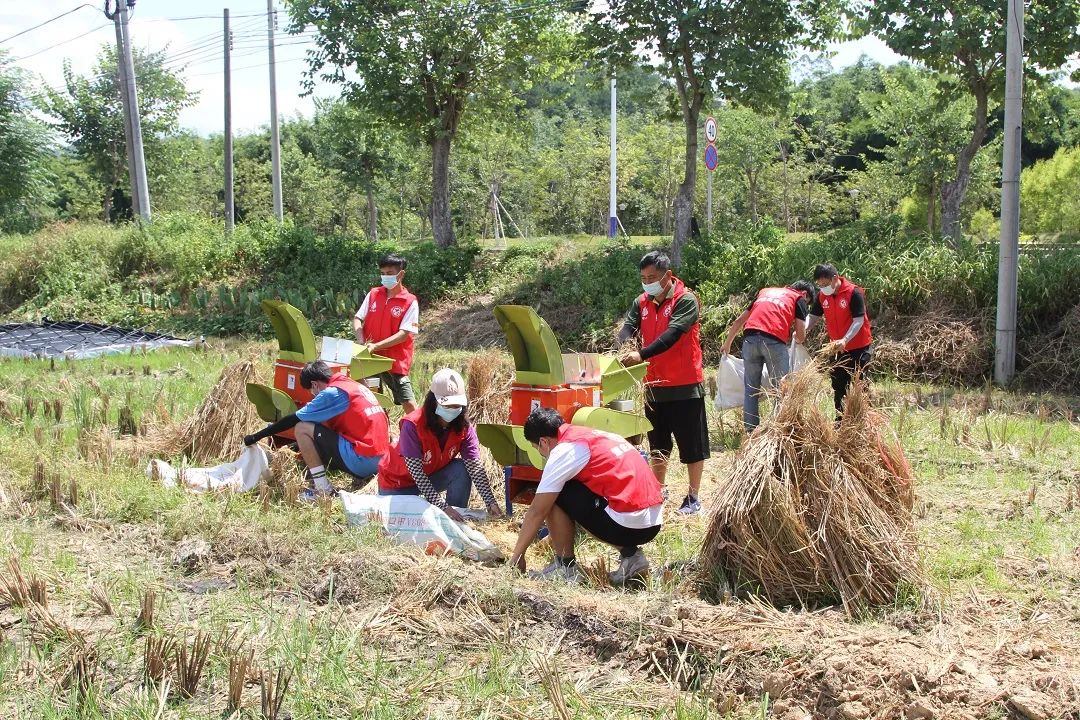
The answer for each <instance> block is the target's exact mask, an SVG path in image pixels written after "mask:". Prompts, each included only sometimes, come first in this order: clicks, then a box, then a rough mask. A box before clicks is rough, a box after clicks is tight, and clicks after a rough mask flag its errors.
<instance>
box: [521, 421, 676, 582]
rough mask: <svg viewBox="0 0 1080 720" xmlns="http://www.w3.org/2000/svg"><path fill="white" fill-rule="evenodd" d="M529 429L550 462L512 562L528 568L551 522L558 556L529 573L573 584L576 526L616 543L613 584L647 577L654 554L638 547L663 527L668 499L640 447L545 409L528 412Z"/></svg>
mask: <svg viewBox="0 0 1080 720" xmlns="http://www.w3.org/2000/svg"><path fill="white" fill-rule="evenodd" d="M524 433H525V439H526V440H528V441H529V442H530V443H532V445H533V447H535V448H536V450H537V452H539V453H540V454H541V455H542V456H543V457H544V458H545V459H546V462H545V464H544V472H543V475H541V477H540V485H539V486H538V487H537V488H536V495H535V497H534V498H533V501H532V503H531V504H530V505H529V511H528V512H527V513H525V519H524V520H522V522H521V532H520V533H519V534H518V539H517V543H516V544H515V545H514V552H513V554H512V555H511V556H510V564H511V565H516V566H517V568H518V569H519V570H522V571H524V570H525V551H526V550H528V549H529V545H530V544H531V543H532V541H533V539H534V538H535V537H536V533H537V531H538V530H539V529H540V528H541V527H542V526H543V525H544V523H545V522H546V523H547V526H548V530H550V531H551V548H552V550H554V552H555V559H554V560H553V561H552V562H551V564H550V565H548V566H547V567H546V568H544V569H543V570H540V571H538V572H534V573H531V575H532V577H536V578H544V579H561V580H569V581H571V582H573V581H576V580H577V579H578V578H579V577H580V575H581V570H580V569H579V568H578V566H577V559H576V556H575V554H574V539H575V531H576V529H577V527H578V526H580V527H582V528H584V529H585V530H587V531H588V532H589V533H590V534H591V535H593V536H594V537H595V538H596V539H597V540H600V541H601V542H604V543H607V544H608V545H612V546H614V547H617V548H618V549H619V555H620V561H619V567H618V568H616V569H615V570H614V571H613V572H610V573H608V579H609V580H610V581H611V583H612V584H613V585H625V584H626V583H627V581H629V580H631V579H633V578H638V577H641V576H642V575H644V574H645V573H646V572H647V571H648V569H649V560H648V558H646V557H645V553H643V552H642V551H641V548H640V546H641V545H644V544H645V543H648V542H651V541H652V540H653V539H654V538H656V536H657V534H658V533H659V532H660V524H661V522H662V521H663V512H664V498H663V496H662V495H661V494H660V483H659V482H657V480H656V476H655V475H654V474H653V472H652V470H651V469H650V468H649V465H648V463H646V462H645V460H644V458H642V457H641V453H639V452H638V451H637V448H635V447H634V446H633V445H631V444H630V443H628V442H626V440H624V439H623V438H621V437H619V436H618V435H612V434H611V433H606V432H603V431H601V430H596V429H593V428H587V427H578V426H576V425H569V424H567V423H566V421H565V420H563V418H562V416H561V415H560V414H559V413H558V412H557V411H556V410H554V409H552V408H545V407H540V408H536V409H535V410H533V411H532V412H531V413H529V417H528V418H526V420H525V427H524Z"/></svg>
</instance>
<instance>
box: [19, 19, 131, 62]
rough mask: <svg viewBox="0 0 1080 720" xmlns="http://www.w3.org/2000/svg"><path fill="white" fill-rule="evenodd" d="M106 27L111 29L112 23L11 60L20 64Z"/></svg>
mask: <svg viewBox="0 0 1080 720" xmlns="http://www.w3.org/2000/svg"><path fill="white" fill-rule="evenodd" d="M107 27H112V23H105V24H104V25H98V26H97V27H95V28H91V29H90V30H87V31H86V32H84V33H80V34H78V35H76V36H75V37H71V38H68V39H67V40H61V41H60V42H58V43H56V44H54V45H50V46H48V47H46V48H42V49H41V50H38V51H37V52H32V53H30V54H29V55H23V56H22V57H17V58H13V59H12V62H22V61H23V60H29V59H30V58H32V57H36V56H38V55H40V54H41V53H44V52H48V51H49V50H52V49H54V48H58V47H60V46H61V45H67V44H68V43H71V42H75V41H76V40H80V39H82V38H84V37H86V36H87V35H90V34H91V33H96V32H97V31H98V30H102V29H104V28H107Z"/></svg>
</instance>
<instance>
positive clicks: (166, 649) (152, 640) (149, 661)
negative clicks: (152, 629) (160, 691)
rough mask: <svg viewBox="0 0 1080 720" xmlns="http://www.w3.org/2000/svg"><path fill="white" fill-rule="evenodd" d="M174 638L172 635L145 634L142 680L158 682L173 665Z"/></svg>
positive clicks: (148, 682) (149, 682) (147, 682)
mask: <svg viewBox="0 0 1080 720" xmlns="http://www.w3.org/2000/svg"><path fill="white" fill-rule="evenodd" d="M175 648H176V638H175V637H173V636H172V635H161V636H153V635H147V636H146V641H145V643H144V644H143V681H144V682H145V683H146V684H148V685H149V684H151V683H153V684H159V683H161V682H162V681H163V680H164V679H165V677H166V676H167V675H168V674H169V670H170V669H171V668H172V666H173V660H174V655H175V652H174V651H175Z"/></svg>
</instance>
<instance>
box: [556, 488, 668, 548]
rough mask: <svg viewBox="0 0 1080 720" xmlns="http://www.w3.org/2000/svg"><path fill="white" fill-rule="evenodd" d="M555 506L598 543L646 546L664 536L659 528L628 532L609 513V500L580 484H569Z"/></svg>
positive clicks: (629, 529) (657, 526)
mask: <svg viewBox="0 0 1080 720" xmlns="http://www.w3.org/2000/svg"><path fill="white" fill-rule="evenodd" d="M555 504H556V505H558V506H559V507H560V508H562V511H563V512H565V513H566V514H567V515H569V516H570V519H571V520H573V521H574V522H575V523H577V524H578V525H580V526H581V527H583V528H585V529H586V530H588V531H589V534H590V535H592V536H594V537H595V538H596V539H597V540H599V541H601V542H605V543H607V544H608V545H614V546H615V547H617V548H624V547H633V546H636V545H644V544H645V543H647V542H650V541H651V540H652V539H653V538H655V537H656V535H657V533H659V532H660V526H659V525H654V526H653V527H650V528H628V527H623V526H622V525H620V524H619V523H617V522H615V519H614V518H612V517H611V516H610V515H608V514H607V510H606V509H605V508H607V505H608V502H607V500H606V499H605V498H602V497H600V496H599V495H597V494H596V493H594V492H593V491H592V490H590V489H589V488H587V487H585V484H584V483H582V482H581V481H580V480H569V481H567V483H566V484H565V485H563V489H562V490H561V491H559V495H558V497H556V498H555Z"/></svg>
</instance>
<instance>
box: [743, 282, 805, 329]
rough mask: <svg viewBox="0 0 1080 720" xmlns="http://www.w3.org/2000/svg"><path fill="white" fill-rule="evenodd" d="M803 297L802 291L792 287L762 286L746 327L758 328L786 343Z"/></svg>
mask: <svg viewBox="0 0 1080 720" xmlns="http://www.w3.org/2000/svg"><path fill="white" fill-rule="evenodd" d="M802 297H803V294H802V293H801V292H799V291H798V290H792V289H791V288H778V287H769V288H762V289H761V290H760V291H759V292H758V294H757V299H755V300H754V306H753V307H752V308H750V317H748V318H747V319H746V326H745V329H747V330H758V331H760V332H763V333H768V334H769V335H772V336H773V337H775V338H778V339H779V340H782V341H783V342H784V343H788V342H790V341H791V324H792V323H793V322H795V306H796V305H798V304H799V300H802Z"/></svg>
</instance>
